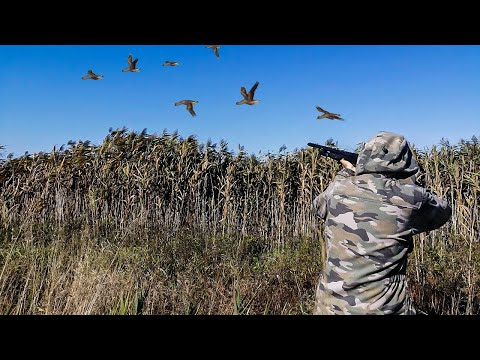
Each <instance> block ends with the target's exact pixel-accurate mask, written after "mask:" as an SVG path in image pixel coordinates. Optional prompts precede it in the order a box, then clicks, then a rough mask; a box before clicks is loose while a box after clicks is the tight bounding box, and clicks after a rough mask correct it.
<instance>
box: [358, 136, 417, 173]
mask: <svg viewBox="0 0 480 360" xmlns="http://www.w3.org/2000/svg"><path fill="white" fill-rule="evenodd" d="M418 172H419V168H418V164H417V161H416V160H415V158H414V156H413V153H412V151H411V149H410V146H409V145H408V142H407V140H405V138H404V137H403V136H402V135H397V134H394V133H390V132H386V131H380V132H379V133H378V134H377V135H376V136H375V137H373V138H372V139H370V140H369V141H368V142H367V143H366V144H365V146H364V147H363V149H362V151H361V152H360V153H359V154H358V160H357V166H356V169H355V175H361V174H369V173H380V174H384V175H386V176H388V177H393V178H397V179H407V178H409V180H411V181H412V182H415V180H416V177H417V176H418Z"/></svg>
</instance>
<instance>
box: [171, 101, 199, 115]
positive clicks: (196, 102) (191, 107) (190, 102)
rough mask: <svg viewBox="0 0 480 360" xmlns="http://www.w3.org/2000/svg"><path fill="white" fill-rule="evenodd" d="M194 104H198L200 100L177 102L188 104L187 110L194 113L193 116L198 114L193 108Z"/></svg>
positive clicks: (177, 103)
mask: <svg viewBox="0 0 480 360" xmlns="http://www.w3.org/2000/svg"><path fill="white" fill-rule="evenodd" d="M193 104H198V101H197V100H182V101H179V102H176V103H175V106H178V105H186V106H187V110H188V111H189V112H190V114H192V116H197V114H195V111H194V110H193Z"/></svg>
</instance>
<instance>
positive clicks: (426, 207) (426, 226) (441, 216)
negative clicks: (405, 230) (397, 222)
mask: <svg viewBox="0 0 480 360" xmlns="http://www.w3.org/2000/svg"><path fill="white" fill-rule="evenodd" d="M451 216H452V208H451V207H450V205H448V202H447V200H445V199H442V198H440V197H438V196H436V195H434V194H432V193H431V192H429V191H427V190H426V189H425V190H424V194H423V200H422V205H421V206H420V209H419V213H418V215H417V216H416V218H415V221H414V233H415V234H418V233H421V232H425V231H431V230H435V229H438V228H439V227H440V226H442V225H444V224H445V223H446V222H447V221H448V220H450V217H451Z"/></svg>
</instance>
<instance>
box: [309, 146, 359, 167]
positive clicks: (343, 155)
mask: <svg viewBox="0 0 480 360" xmlns="http://www.w3.org/2000/svg"><path fill="white" fill-rule="evenodd" d="M307 145H308V146H310V147H314V148H317V149H319V150H320V154H321V155H323V156H326V157H329V158H332V159H334V160H337V161H340V160H342V159H345V160H347V161H348V162H350V163H351V164H352V165H353V166H355V165H356V163H357V159H358V154H357V153H352V152H349V151H343V150H338V149H334V148H331V147H328V146H324V145H319V144H314V143H308V144H307Z"/></svg>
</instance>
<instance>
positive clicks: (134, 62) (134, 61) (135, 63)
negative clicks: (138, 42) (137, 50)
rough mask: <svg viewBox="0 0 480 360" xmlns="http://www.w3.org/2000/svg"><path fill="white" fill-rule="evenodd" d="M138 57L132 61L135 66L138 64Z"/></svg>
mask: <svg viewBox="0 0 480 360" xmlns="http://www.w3.org/2000/svg"><path fill="white" fill-rule="evenodd" d="M137 61H138V58H137V59H135V60H133V61H132V66H133V67H134V68H135V67H136V66H137Z"/></svg>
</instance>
